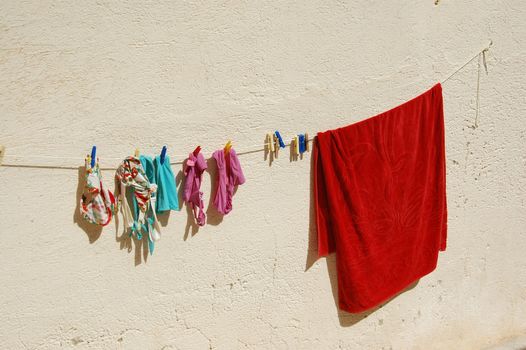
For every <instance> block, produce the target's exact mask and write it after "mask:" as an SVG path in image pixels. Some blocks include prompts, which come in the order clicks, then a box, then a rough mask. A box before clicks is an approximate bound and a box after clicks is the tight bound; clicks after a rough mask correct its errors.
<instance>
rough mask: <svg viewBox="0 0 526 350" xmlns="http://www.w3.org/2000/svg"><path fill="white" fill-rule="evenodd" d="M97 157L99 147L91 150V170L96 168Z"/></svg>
mask: <svg viewBox="0 0 526 350" xmlns="http://www.w3.org/2000/svg"><path fill="white" fill-rule="evenodd" d="M96 157H97V146H93V147H92V148H91V163H90V164H91V168H93V167H94V166H95V159H96Z"/></svg>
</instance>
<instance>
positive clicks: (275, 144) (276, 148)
mask: <svg viewBox="0 0 526 350" xmlns="http://www.w3.org/2000/svg"><path fill="white" fill-rule="evenodd" d="M272 143H273V144H274V157H275V158H278V153H279V140H278V137H277V136H276V135H275V134H272Z"/></svg>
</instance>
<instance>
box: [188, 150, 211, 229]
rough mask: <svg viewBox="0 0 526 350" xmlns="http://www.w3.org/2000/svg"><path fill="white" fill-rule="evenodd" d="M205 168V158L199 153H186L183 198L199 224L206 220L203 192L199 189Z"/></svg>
mask: <svg viewBox="0 0 526 350" xmlns="http://www.w3.org/2000/svg"><path fill="white" fill-rule="evenodd" d="M206 168H207V165H206V160H205V158H204V157H203V155H202V154H201V153H197V156H195V155H194V154H193V153H190V154H189V155H188V159H187V160H186V166H185V169H184V175H185V177H186V180H185V183H184V192H183V200H184V201H185V202H187V203H189V204H190V206H191V208H192V210H193V212H194V217H195V219H196V221H197V224H198V225H199V226H203V225H204V224H205V220H206V215H205V211H204V204H203V192H202V191H201V190H200V189H201V179H202V176H203V172H204V171H205V170H206ZM197 208H199V213H197Z"/></svg>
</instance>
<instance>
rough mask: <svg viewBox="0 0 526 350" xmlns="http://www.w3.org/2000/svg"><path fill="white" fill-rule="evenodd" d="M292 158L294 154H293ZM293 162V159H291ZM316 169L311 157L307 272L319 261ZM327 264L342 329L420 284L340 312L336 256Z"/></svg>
mask: <svg viewBox="0 0 526 350" xmlns="http://www.w3.org/2000/svg"><path fill="white" fill-rule="evenodd" d="M315 144H316V143H315V142H313V143H312V148H313V149H314V147H316V145H315ZM291 158H292V153H291ZM291 161H292V159H291ZM315 171H316V169H315V168H314V157H311V163H310V174H311V176H310V186H309V192H310V195H309V198H310V200H309V203H310V204H309V228H308V230H309V239H308V247H307V258H306V262H305V272H306V271H308V270H309V269H310V268H311V267H312V265H314V263H315V262H316V261H317V260H318V249H317V246H318V236H317V229H316V209H315V198H314V196H315V194H314V190H315V184H314V172H315ZM325 261H326V264H327V272H328V274H329V280H330V283H331V291H332V297H333V300H334V304H335V307H336V310H337V312H338V320H339V322H340V326H342V327H350V326H353V325H355V324H357V323H359V322H360V321H362V320H364V319H366V318H367V317H368V316H369V315H371V314H373V313H375V312H376V311H378V310H379V309H381V308H382V307H383V306H384V305H386V304H388V303H390V302H391V301H392V300H393V299H395V298H396V297H397V296H399V295H400V294H402V293H405V292H407V291H409V290H411V289H413V288H414V287H416V285H417V284H418V282H419V280H417V281H415V282H413V283H412V284H410V285H409V286H408V287H406V288H405V289H404V290H402V291H401V292H399V293H397V294H396V295H394V296H393V297H391V298H390V299H389V300H387V301H385V302H384V303H382V304H380V305H378V306H376V307H374V308H372V309H370V310H367V311H364V312H361V313H350V312H346V311H343V310H340V308H339V299H338V274H337V267H336V254H331V255H328V256H327V257H326V259H325Z"/></svg>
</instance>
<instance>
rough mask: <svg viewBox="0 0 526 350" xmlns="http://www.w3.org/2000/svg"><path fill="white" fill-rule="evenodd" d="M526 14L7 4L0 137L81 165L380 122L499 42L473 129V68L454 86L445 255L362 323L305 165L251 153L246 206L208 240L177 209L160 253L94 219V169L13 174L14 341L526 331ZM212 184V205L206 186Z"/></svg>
mask: <svg viewBox="0 0 526 350" xmlns="http://www.w3.org/2000/svg"><path fill="white" fill-rule="evenodd" d="M525 16H526V5H525V3H524V2H523V1H520V0H507V1H490V0H485V1H475V0H471V1H451V0H442V1H441V2H440V4H439V5H438V6H435V5H434V0H426V1H365V0H362V1H353V2H343V1H308V2H305V1H294V2H291V1H289V2H285V1H276V2H261V1H260V2H257V1H252V2H247V1H214V2H212V1H206V2H191V1H189V2H178V1H166V0H163V1H151V2H150V1H146V2H144V1H134V2H127V3H118V2H111V1H106V0H101V1H61V2H53V1H25V0H24V1H22V0H21V1H12V0H3V1H2V2H0V33H1V34H0V144H3V145H5V146H6V149H7V154H8V155H9V154H11V155H15V154H18V155H33V156H36V155H47V156H49V155H55V156H71V157H73V159H72V160H43V159H38V160H31V159H19V160H18V161H20V162H38V163H42V164H56V163H57V162H58V163H60V164H63V165H74V166H77V165H78V166H81V165H82V164H83V155H84V154H85V153H86V152H89V150H90V148H91V145H92V144H96V145H97V146H98V149H99V156H100V158H101V163H102V164H103V165H105V166H116V165H117V163H118V161H116V160H112V159H109V158H115V157H124V156H126V155H129V154H131V153H132V152H133V151H134V149H135V147H139V148H140V149H141V151H142V152H143V153H157V152H159V151H160V148H161V147H162V145H163V144H166V145H168V147H169V154H171V155H172V158H174V157H173V155H177V156H178V157H176V159H175V160H182V159H181V156H182V155H184V154H187V153H188V152H190V151H192V150H193V149H194V147H195V146H196V145H197V144H200V145H202V146H203V152H204V153H205V154H206V155H207V156H210V155H211V153H212V152H213V151H214V150H215V149H217V148H220V147H222V146H223V144H224V143H225V142H226V140H227V139H232V140H233V141H234V147H235V148H236V149H237V150H238V151H243V150H246V149H249V148H253V147H252V146H253V145H257V144H261V143H262V142H263V138H264V135H265V133H267V132H269V131H274V130H276V129H279V130H280V131H281V132H282V134H284V136H286V137H287V139H290V137H291V136H292V135H293V134H294V133H299V132H305V131H307V132H310V133H311V134H312V133H313V132H315V131H318V130H327V129H331V128H335V127H339V126H343V125H347V124H349V123H352V122H355V121H358V120H361V119H364V118H366V117H368V116H372V115H374V114H376V113H379V112H382V111H384V110H386V109H388V108H391V107H393V106H395V105H397V104H399V103H400V102H403V101H405V100H407V99H410V98H412V97H414V96H416V95H417V94H419V93H421V92H423V91H424V90H426V89H428V88H429V87H431V86H432V85H433V84H434V83H435V82H436V81H438V80H441V79H443V78H445V77H446V76H447V75H448V74H449V73H451V72H452V71H454V70H455V69H456V68H458V67H459V66H460V65H462V64H463V63H464V62H465V60H466V59H467V58H469V57H471V56H472V55H474V54H475V53H476V52H477V51H478V50H479V49H482V48H483V47H484V46H485V45H486V44H487V42H488V41H489V39H492V40H493V46H492V48H491V51H490V52H489V55H488V66H489V67H488V69H489V74H488V75H486V74H485V73H483V74H482V75H481V76H480V113H479V127H478V128H474V127H473V125H474V120H475V113H476V109H475V106H476V87H477V69H478V68H477V61H476V60H475V61H473V62H472V63H471V64H469V65H468V66H467V67H466V68H465V69H464V70H462V71H461V72H460V73H459V74H457V75H456V76H455V77H454V78H452V79H451V80H450V81H448V82H447V83H446V84H444V101H445V117H446V124H447V125H446V129H447V140H446V142H447V175H448V178H447V180H448V205H449V241H448V244H449V245H448V250H447V251H446V252H445V253H443V254H441V256H440V258H439V264H438V268H437V270H436V271H435V272H433V273H432V274H431V275H429V276H426V277H425V278H423V279H422V280H420V282H419V283H418V285H417V286H416V287H414V288H413V289H411V290H409V291H407V292H405V293H403V294H402V295H400V296H399V297H397V298H395V299H394V300H392V301H391V302H389V303H388V304H386V305H385V306H384V307H382V308H380V309H378V310H376V311H375V312H373V313H371V314H369V315H368V317H367V318H364V317H363V315H361V316H354V315H350V314H346V313H341V312H338V311H337V308H336V304H335V300H334V296H333V294H334V292H335V291H334V290H333V288H335V287H336V286H332V287H331V276H332V280H334V269H333V267H332V266H333V264H334V260H332V259H329V264H328V263H327V261H326V260H325V259H322V260H319V261H317V262H314V263H313V261H312V260H311V259H310V258H309V257H310V256H312V251H311V252H310V253H309V230H311V231H310V234H311V235H312V234H313V232H312V216H311V214H312V213H311V211H310V208H309V198H310V192H309V189H310V155H307V157H306V158H305V159H303V160H300V161H297V162H290V161H289V159H288V155H286V154H283V153H282V154H281V157H280V158H279V160H277V161H275V162H274V163H273V165H272V166H271V167H269V165H268V162H266V161H265V160H264V159H263V153H255V154H250V155H244V156H242V158H241V161H242V166H243V168H244V170H245V174H246V177H247V183H246V184H245V185H243V186H242V187H240V188H239V190H238V192H237V195H236V196H235V199H234V210H233V212H232V213H231V214H229V215H228V216H227V217H225V218H224V220H223V221H222V222H220V220H219V218H218V217H217V216H214V215H212V216H211V217H209V220H210V224H208V225H207V226H205V227H203V228H201V229H199V231H198V232H194V231H193V228H192V227H189V226H188V216H187V212H186V209H183V210H182V211H181V212H174V213H172V214H171V216H170V217H169V220H168V224H167V226H166V227H164V229H163V237H162V240H161V241H160V242H159V244H158V245H157V247H156V251H155V254H154V256H153V257H148V259H147V261H146V262H145V261H144V257H143V255H142V251H141V249H140V247H139V248H137V246H136V245H135V244H132V246H131V247H130V249H128V248H127V247H126V242H125V241H123V240H122V239H121V238H119V237H120V235H121V230H122V228H120V229H119V230H116V227H115V225H114V224H111V225H110V226H109V227H107V228H105V229H104V230H103V232H102V233H101V234H99V232H97V230H94V229H93V228H89V227H88V225H85V224H83V223H82V222H78V221H77V219H78V217H77V214H76V205H77V201H78V196H79V193H78V192H79V188H78V187H79V181H78V180H79V171H77V170H67V169H62V170H52V169H34V168H12V167H9V168H8V167H0V238H1V246H2V249H1V253H0V344H1V345H0V348H2V349H57V348H59V347H63V348H74V349H88V348H89V349H140V348H141V349H337V348H339V349H481V348H486V347H489V346H492V345H494V344H498V343H500V342H505V341H507V339H509V338H513V337H515V336H519V335H521V334H524V333H525V332H526V210H525V209H526V204H525V191H526V152H525V142H526V119H525V115H524V113H525V108H526V103H525V86H526V85H525V83H524V78H525V73H526V68H525V65H524V59H525V54H526V52H525V41H526V24H525V21H524V18H525ZM482 72H483V71H482ZM6 161H7V159H6ZM11 161H16V159H15V160H13V159H12V158H11ZM174 170H176V171H177V172H179V171H180V166H176V167H175V168H174ZM103 175H104V181H105V183H106V185H107V186H111V187H113V172H111V171H105V172H104V173H103ZM179 179H180V175H179ZM203 188H204V191H205V197H206V201H207V203H208V198H209V197H210V176H209V174H206V176H205V180H204V186H203ZM310 217H311V219H309V218H310ZM309 227H310V229H309ZM309 254H310V255H309ZM312 263H313V265H312V267H311V268H310V269H308V270H307V271H306V266H307V265H310V264H312ZM328 265H329V268H328Z"/></svg>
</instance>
